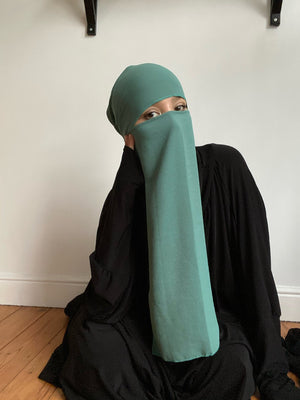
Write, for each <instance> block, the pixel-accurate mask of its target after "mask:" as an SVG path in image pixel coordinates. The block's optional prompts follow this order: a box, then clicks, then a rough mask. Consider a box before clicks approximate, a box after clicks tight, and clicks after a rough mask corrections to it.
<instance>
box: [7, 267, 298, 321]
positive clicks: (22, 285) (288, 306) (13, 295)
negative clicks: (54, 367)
mask: <svg viewBox="0 0 300 400" xmlns="http://www.w3.org/2000/svg"><path fill="white" fill-rule="evenodd" d="M88 280H89V278H88V277H80V278H79V279H78V280H74V279H73V278H71V277H69V276H59V277H55V278H53V277H48V276H47V277H33V276H28V275H26V276H25V275H24V276H18V277H16V276H15V275H11V274H10V275H8V274H6V275H5V276H3V275H2V276H0V304H10V305H22V306H39V307H65V306H66V304H67V303H68V302H69V301H70V300H71V299H72V298H74V297H75V296H77V295H78V294H80V293H82V292H83V291H84V290H85V288H86V286H87V283H88ZM277 291H278V295H279V301H280V306H281V318H280V319H281V321H298V322H299V321H300V287H298V286H277Z"/></svg>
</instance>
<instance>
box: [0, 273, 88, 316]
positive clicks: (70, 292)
mask: <svg viewBox="0 0 300 400" xmlns="http://www.w3.org/2000/svg"><path fill="white" fill-rule="evenodd" d="M88 280H89V278H88V279H87V278H86V277H84V278H79V279H78V280H74V279H73V278H71V277H68V276H58V277H48V276H47V277H45V276H43V277H41V276H40V277H33V276H28V275H26V276H25V275H23V276H18V277H16V276H13V275H12V274H5V276H0V304H7V305H8V304H9V305H21V306H38V307H61V308H64V307H65V306H66V305H67V303H68V302H69V301H70V300H71V299H72V298H74V297H75V296H77V295H78V294H80V293H82V292H83V291H84V290H85V288H86V286H87V283H88Z"/></svg>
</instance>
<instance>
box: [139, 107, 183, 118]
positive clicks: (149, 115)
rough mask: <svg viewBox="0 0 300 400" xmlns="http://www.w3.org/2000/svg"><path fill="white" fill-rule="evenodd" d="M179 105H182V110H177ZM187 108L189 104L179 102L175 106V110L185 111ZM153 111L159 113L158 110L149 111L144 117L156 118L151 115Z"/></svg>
mask: <svg viewBox="0 0 300 400" xmlns="http://www.w3.org/2000/svg"><path fill="white" fill-rule="evenodd" d="M179 107H182V110H176V109H177V108H179ZM187 108H188V107H187V104H178V105H177V106H176V107H175V111H184V110H186V109H187ZM153 113H156V114H157V112H156V111H150V112H148V113H147V114H144V115H143V117H144V118H145V119H151V118H155V117H153V116H151V114H153Z"/></svg>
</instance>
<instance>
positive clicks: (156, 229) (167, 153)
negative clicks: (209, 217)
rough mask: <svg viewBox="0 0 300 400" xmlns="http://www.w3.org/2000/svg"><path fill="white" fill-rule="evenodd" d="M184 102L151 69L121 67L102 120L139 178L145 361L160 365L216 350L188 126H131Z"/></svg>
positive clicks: (169, 118) (178, 118)
mask: <svg viewBox="0 0 300 400" xmlns="http://www.w3.org/2000/svg"><path fill="white" fill-rule="evenodd" d="M171 96H180V97H183V98H185V95H184V93H183V90H182V87H181V84H180V82H179V81H178V79H177V78H176V76H175V75H174V74H173V73H172V72H171V71H169V70H168V69H166V68H164V67H162V66H160V65H157V64H148V63H147V64H140V65H134V66H130V67H127V68H126V69H125V70H124V71H123V73H122V74H121V75H120V76H119V78H118V79H117V81H116V83H115V85H114V87H113V89H112V92H111V97H110V101H109V106H108V109H107V116H108V118H109V120H110V122H111V123H112V124H113V125H114V126H115V128H116V130H117V131H118V132H119V133H120V134H121V135H125V134H127V133H132V135H133V136H134V141H135V150H136V152H137V154H138V156H139V159H140V161H141V165H142V168H143V173H144V177H145V199H146V212H147V238H148V256H149V294H148V299H149V308H150V317H151V325H152V332H153V344H152V354H154V355H157V356H160V357H162V358H163V359H164V360H165V361H173V362H180V361H187V360H191V359H194V358H198V357H206V356H210V355H213V354H214V353H215V352H216V351H217V350H218V348H219V326H218V322H217V318H216V314H215V309H214V303H213V297H212V291H211V285H210V277H209V268H208V260H207V253H206V243H205V235H204V226H203V215H202V205H201V193H200V185H199V175H198V166H197V158H196V149H195V143H194V133H193V127H192V121H191V117H190V113H189V111H188V110H185V111H169V112H166V113H163V114H161V115H160V116H158V117H155V118H152V119H150V120H147V121H145V122H142V123H140V124H138V125H136V126H135V123H136V121H137V119H138V118H139V117H140V115H141V114H142V113H143V112H144V111H145V110H146V109H147V108H148V107H150V106H151V105H152V104H154V103H156V102H158V101H160V100H162V99H165V98H167V97H171Z"/></svg>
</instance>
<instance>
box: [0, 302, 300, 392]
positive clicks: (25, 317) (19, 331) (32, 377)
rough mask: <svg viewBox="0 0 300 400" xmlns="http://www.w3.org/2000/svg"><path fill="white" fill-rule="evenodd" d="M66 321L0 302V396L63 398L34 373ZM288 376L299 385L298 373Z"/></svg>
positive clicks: (57, 314)
mask: <svg viewBox="0 0 300 400" xmlns="http://www.w3.org/2000/svg"><path fill="white" fill-rule="evenodd" d="M66 325H67V317H66V316H65V315H64V313H63V309H61V308H39V307H17V306H0V400H59V399H60V400H62V399H64V396H63V394H62V392H61V390H60V389H56V388H55V387H54V386H52V385H50V384H48V383H46V382H44V381H42V380H40V379H38V378H37V376H38V374H39V373H40V371H41V370H42V368H43V367H44V365H45V364H46V362H47V361H48V359H49V357H50V355H51V353H52V352H53V350H54V349H55V348H56V347H57V346H58V345H59V344H60V343H61V341H62V337H63V334H64V331H65V327H66ZM294 327H297V328H300V323H292V322H282V323H281V334H282V336H283V337H285V336H286V334H287V332H288V330H289V329H290V328H294ZM289 376H290V377H291V378H292V379H294V380H295V382H296V383H297V386H299V382H298V379H297V377H296V376H295V375H294V374H292V373H291V372H289ZM258 398H259V397H256V396H252V397H251V399H252V400H255V399H258ZM99 400H100V399H99ZM232 400H235V399H232Z"/></svg>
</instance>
